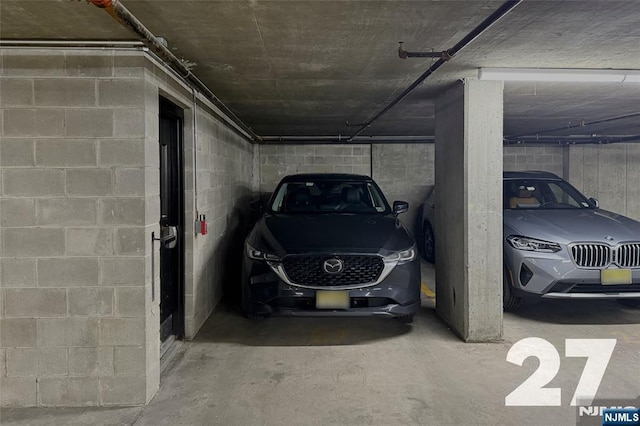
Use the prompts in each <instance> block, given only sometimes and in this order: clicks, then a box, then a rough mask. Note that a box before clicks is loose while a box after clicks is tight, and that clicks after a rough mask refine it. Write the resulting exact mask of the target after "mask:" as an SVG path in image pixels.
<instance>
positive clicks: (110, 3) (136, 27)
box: [87, 0, 260, 142]
mask: <svg viewBox="0 0 640 426" xmlns="http://www.w3.org/2000/svg"><path fill="white" fill-rule="evenodd" d="M87 1H88V2H91V3H92V4H94V5H95V6H97V7H99V8H101V9H104V10H105V11H106V12H107V13H108V14H109V15H111V16H112V17H113V18H114V19H115V20H116V21H117V22H119V23H120V24H122V25H124V26H125V27H127V28H129V29H131V30H132V31H133V32H135V33H136V34H137V35H138V36H139V37H141V38H142V41H143V43H144V44H145V45H146V46H147V47H148V48H149V49H150V50H151V51H153V52H154V53H155V54H156V55H158V57H159V58H160V59H162V60H163V61H165V62H166V63H167V64H168V65H169V66H170V67H171V68H172V69H174V70H175V71H176V72H178V74H180V75H181V76H182V77H183V78H184V79H185V80H187V81H188V82H189V83H190V84H192V85H193V86H194V87H195V88H196V89H197V90H198V91H200V92H201V93H202V94H204V95H205V96H206V97H207V99H209V101H211V102H212V103H213V104H214V105H215V106H216V107H217V108H219V109H220V110H221V111H222V112H223V113H224V114H225V115H226V116H227V117H228V118H227V119H228V120H229V121H230V124H232V125H234V126H237V127H239V128H240V129H241V130H242V131H243V132H244V133H245V136H247V138H248V139H249V140H251V141H252V142H260V136H258V135H257V134H256V133H255V132H254V131H253V130H252V129H251V128H250V127H249V126H247V125H246V124H244V122H242V120H240V118H238V117H237V116H236V115H235V114H234V112H233V111H231V110H230V109H229V108H228V107H227V106H226V105H225V104H224V103H222V101H221V100H220V99H218V97H216V95H214V94H213V92H212V91H211V90H209V88H208V87H207V86H206V85H205V84H204V83H203V82H202V81H200V79H199V78H198V77H196V76H195V75H194V74H193V73H192V72H191V70H190V69H189V67H187V65H185V62H183V61H181V60H180V59H178V58H177V57H176V56H175V55H174V54H173V53H172V52H171V51H170V50H169V49H168V48H167V47H166V46H165V45H164V44H163V41H164V40H163V39H160V38H159V37H156V36H155V35H154V34H153V33H152V32H151V31H149V29H147V27H145V26H144V24H142V22H140V20H138V18H136V17H135V15H133V13H131V12H130V11H129V10H128V9H127V8H126V7H124V5H123V4H122V3H121V2H120V1H119V0H87Z"/></svg>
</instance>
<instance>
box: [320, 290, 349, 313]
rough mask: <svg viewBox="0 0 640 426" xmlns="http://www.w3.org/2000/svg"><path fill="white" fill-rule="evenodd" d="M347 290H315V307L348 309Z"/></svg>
mask: <svg viewBox="0 0 640 426" xmlns="http://www.w3.org/2000/svg"><path fill="white" fill-rule="evenodd" d="M349 306H351V302H350V301H349V292H348V291H325V290H318V291H317V292H316V308H318V309H349Z"/></svg>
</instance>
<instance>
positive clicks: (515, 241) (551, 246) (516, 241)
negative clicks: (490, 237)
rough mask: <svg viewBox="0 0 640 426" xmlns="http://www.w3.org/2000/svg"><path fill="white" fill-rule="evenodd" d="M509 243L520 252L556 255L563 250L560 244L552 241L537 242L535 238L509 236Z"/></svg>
mask: <svg viewBox="0 0 640 426" xmlns="http://www.w3.org/2000/svg"><path fill="white" fill-rule="evenodd" d="M507 241H508V242H509V244H511V247H513V248H515V249H518V250H526V251H537V252H542V253H555V252H557V251H560V250H561V247H560V244H558V243H552V242H550V241H543V240H536V239H535V238H528V237H521V236H518V235H509V236H508V237H507Z"/></svg>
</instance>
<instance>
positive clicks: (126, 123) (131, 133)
mask: <svg viewBox="0 0 640 426" xmlns="http://www.w3.org/2000/svg"><path fill="white" fill-rule="evenodd" d="M155 123H156V127H157V126H158V124H157V123H158V117H157V115H156V116H155ZM113 124H114V126H113V136H115V137H127V138H141V137H144V136H145V133H144V131H145V114H144V109H135V108H123V109H116V110H115V111H114V123H113Z"/></svg>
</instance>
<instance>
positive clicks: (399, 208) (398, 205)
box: [393, 201, 409, 215]
mask: <svg viewBox="0 0 640 426" xmlns="http://www.w3.org/2000/svg"><path fill="white" fill-rule="evenodd" d="M407 211H409V203H407V202H406V201H394V202H393V214H396V215H398V214H400V213H404V212H407Z"/></svg>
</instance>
